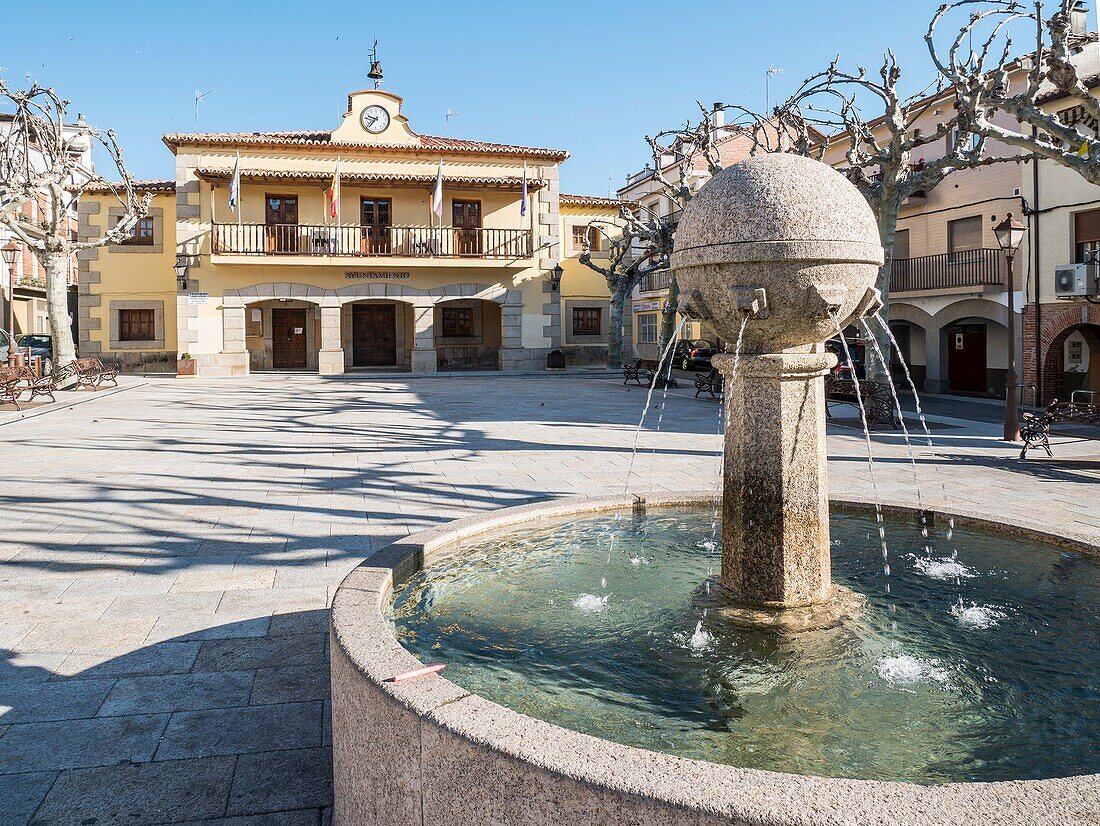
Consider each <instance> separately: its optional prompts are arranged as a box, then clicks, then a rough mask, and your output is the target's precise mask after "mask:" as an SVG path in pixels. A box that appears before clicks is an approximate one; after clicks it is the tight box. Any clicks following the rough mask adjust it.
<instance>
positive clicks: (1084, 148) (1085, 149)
mask: <svg viewBox="0 0 1100 826" xmlns="http://www.w3.org/2000/svg"><path fill="white" fill-rule="evenodd" d="M1088 156H1089V139H1088V138H1085V140H1084V143H1082V144H1081V148H1080V149H1078V150H1077V157H1078V158H1087V157H1088Z"/></svg>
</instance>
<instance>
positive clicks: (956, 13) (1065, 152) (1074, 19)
mask: <svg viewBox="0 0 1100 826" xmlns="http://www.w3.org/2000/svg"><path fill="white" fill-rule="evenodd" d="M1053 8H1054V11H1052V12H1050V13H1049V14H1048V13H1047V11H1046V10H1045V9H1044V6H1043V4H1042V3H1041V2H1035V3H1031V4H1022V3H1019V2H1016V0H959V2H954V3H950V4H945V5H943V6H941V7H940V8H939V10H938V11H937V12H936V14H935V16H934V17H933V18H932V22H931V23H930V24H929V26H928V32H927V33H926V34H925V41H926V43H927V44H928V50H929V52H930V53H931V55H932V60H933V62H934V63H935V64H936V68H937V69H939V71H940V73H941V74H942V75H943V76H944V78H945V79H946V80H947V82H948V83H950V84H951V86H952V87H953V88H954V92H955V94H956V96H957V97H958V101H959V104H958V105H959V109H960V110H961V111H962V112H964V113H965V117H966V118H967V120H968V122H969V125H970V128H971V129H973V131H974V132H976V133H977V134H980V135H984V136H986V137H989V138H994V139H996V140H998V141H1001V142H1002V143H1005V144H1008V145H1009V146H1013V147H1016V148H1017V149H1019V150H1021V151H1022V152H1026V153H1029V154H1031V155H1035V156H1037V157H1040V158H1047V159H1049V160H1052V161H1055V162H1057V163H1059V164H1061V165H1062V166H1065V167H1068V168H1070V169H1073V170H1075V171H1076V172H1077V173H1079V174H1080V175H1081V176H1082V177H1083V178H1084V179H1085V180H1087V181H1088V182H1089V183H1093V184H1100V146H1098V145H1097V137H1096V136H1097V124H1098V123H1100V101H1098V100H1097V99H1096V97H1095V96H1094V95H1093V93H1092V91H1091V88H1090V84H1094V83H1095V79H1096V78H1095V76H1094V75H1093V74H1090V75H1088V76H1083V74H1082V72H1081V64H1084V63H1085V62H1086V61H1085V60H1084V59H1083V58H1084V57H1085V56H1084V55H1083V54H1082V50H1083V49H1084V48H1085V47H1086V46H1088V45H1089V44H1094V43H1095V42H1096V38H1095V35H1089V34H1088V33H1087V31H1086V25H1085V20H1086V18H1085V14H1086V12H1085V8H1084V7H1083V5H1082V4H1081V3H1080V2H1078V0H1061V2H1060V3H1057V4H1055V5H1054V6H1053ZM955 17H958V18H960V19H963V18H965V19H964V22H961V24H960V25H958V27H957V28H956V27H955V26H954V25H950V26H947V27H946V28H947V29H948V30H949V31H951V35H949V36H944V35H943V33H942V31H941V29H943V28H945V25H944V24H948V23H950V22H951V21H952V20H953V19H954V18H955ZM1019 28H1025V29H1026V31H1027V40H1026V41H1025V42H1028V45H1029V47H1030V48H1031V51H1030V52H1029V53H1028V54H1025V55H1024V56H1022V57H1020V58H1016V59H1014V58H1013V56H1012V50H1013V37H1012V32H1013V30H1015V29H1019ZM975 38H977V42H978V44H979V45H978V46H977V47H976V48H975V46H974V45H973V44H974V41H975ZM1096 69H1097V66H1096V65H1095V59H1094V60H1093V65H1092V67H1091V70H1092V73H1095V72H1096ZM1065 98H1069V99H1070V100H1071V101H1072V102H1073V104H1074V106H1072V107H1066V106H1065V105H1062V110H1063V111H1065V110H1066V109H1067V108H1068V109H1069V110H1070V111H1071V112H1072V113H1073V117H1072V118H1066V117H1064V116H1060V114H1059V113H1058V112H1053V111H1048V109H1049V107H1048V106H1047V105H1045V104H1047V103H1048V102H1049V101H1053V100H1055V99H1065ZM998 113H1004V114H1005V115H1008V116H1009V117H1008V118H1003V117H1002V118H998V117H997V115H998Z"/></svg>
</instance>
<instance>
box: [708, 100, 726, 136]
mask: <svg viewBox="0 0 1100 826" xmlns="http://www.w3.org/2000/svg"><path fill="white" fill-rule="evenodd" d="M710 125H711V126H713V127H714V128H715V129H721V128H722V127H723V126H725V125H726V110H725V109H723V108H722V102H721V101H718V102H717V103H715V104H713V105H712V106H711V112H710Z"/></svg>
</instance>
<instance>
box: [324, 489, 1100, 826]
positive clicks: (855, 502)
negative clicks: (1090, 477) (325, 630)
mask: <svg viewBox="0 0 1100 826" xmlns="http://www.w3.org/2000/svg"><path fill="white" fill-rule="evenodd" d="M829 501H830V505H831V506H833V507H835V508H837V509H838V510H842V511H846V512H852V513H870V514H873V513H874V511H875V506H874V504H873V503H871V502H868V501H865V500H862V499H856V498H849V497H843V496H831V497H830V500H829ZM714 502H715V496H714V492H713V491H710V492H704V491H686V492H672V493H669V492H661V493H657V494H646V496H645V507H646V508H647V509H654V510H656V509H665V508H673V507H677V506H691V505H695V506H699V505H706V506H713V504H714ZM635 506H636V498H635V497H634V496H633V495H631V494H624V495H606V496H599V497H564V498H560V499H553V500H549V501H543V502H537V503H534V504H528V505H518V506H513V507H509V508H504V509H501V510H497V511H493V512H491V513H487V514H476V515H473V516H469V517H465V518H462V519H458V520H455V521H453V522H450V523H448V524H446V525H443V526H440V527H438V528H431V529H428V530H424V531H420V532H417V533H415V534H411V535H410V536H408V537H406V538H405V539H402V540H398V541H397V542H394V543H392V544H390V545H388V546H386V547H384V548H382V549H380V550H379V551H378V552H376V553H375V554H373V555H372V556H370V557H368V558H367V559H366V560H364V561H363V562H362V563H361V564H360V565H359V566H358V567H357V568H355V569H354V570H353V571H352V572H351V573H349V574H348V575H347V577H346V578H345V579H344V580H343V582H341V584H340V586H339V587H338V588H337V590H336V593H335V595H334V597H333V600H332V608H331V612H330V638H331V642H332V647H333V651H334V654H335V653H336V652H337V651H339V652H340V654H341V655H342V656H343V657H344V658H346V660H347V661H348V662H349V663H350V664H351V666H352V667H353V668H354V669H355V670H356V671H357V672H358V673H359V675H361V676H362V677H364V678H366V680H367V681H368V682H369V683H370V684H373V688H374V689H376V690H378V691H381V692H382V693H383V694H384V695H385V696H386V698H387V699H388V700H389V701H390V703H393V704H396V705H397V706H399V707H402V708H404V709H405V710H407V711H408V712H411V713H413V714H415V715H416V716H417V717H419V719H420V725H421V726H425V725H427V726H432V727H436V728H438V729H440V730H442V731H444V732H446V733H447V734H448V735H449V736H451V737H458V738H460V739H461V740H463V741H465V742H467V744H468V745H470V746H472V747H474V748H481V749H489V750H490V752H492V753H493V755H494V756H496V757H500V758H503V759H506V760H509V761H516V762H518V763H520V764H523V765H524V766H525V767H527V768H528V769H529V770H530V771H532V772H536V773H538V774H539V775H540V776H543V777H544V778H545V776H546V775H550V776H551V780H553V779H555V778H556V779H558V780H560V781H561V782H563V783H569V782H572V783H576V782H578V781H579V782H581V783H582V784H584V785H586V786H591V787H593V788H594V789H596V790H598V792H600V793H602V794H605V795H606V794H612V795H623V796H629V797H631V798H634V799H637V798H639V797H640V798H644V799H646V800H647V801H649V802H652V804H653V805H654V807H657V808H661V809H662V810H666V809H667V810H678V811H683V812H694V813H698V814H700V815H712V816H713V815H718V816H720V817H722V818H730V819H731V821H732V822H736V823H742V824H747V825H751V826H778V824H784V826H821V824H825V823H834V822H835V820H833V819H832V818H831V817H829V813H830V812H843V813H845V816H846V817H854V818H855V820H856V821H858V822H872V821H873V822H879V820H878V819H879V818H884V820H882V822H887V821H889V822H899V823H900V822H904V823H909V822H920V823H926V822H927V823H933V822H934V823H940V822H944V823H946V822H951V823H955V824H962V823H972V822H973V823H979V822H980V823H983V824H990V823H1002V822H1003V823H1017V822H1029V823H1035V824H1041V823H1052V824H1053V823H1067V822H1072V821H1070V820H1066V819H1065V818H1066V817H1071V818H1072V817H1073V814H1074V813H1075V811H1076V810H1077V808H1078V807H1080V805H1082V804H1081V801H1086V800H1089V799H1096V798H1095V796H1096V795H1098V794H1100V774H1086V775H1074V776H1069V777H1055V778H1045V779H1041V780H1005V781H996V782H954V783H943V784H934V785H920V784H916V783H907V782H901V781H882V780H858V779H851V778H842V777H819V776H815V775H798V774H789V773H783V772H775V771H769V770H764V769H750V768H741V767H738V766H732V765H725V764H718V763H710V762H707V761H702V760H694V759H690V758H685V757H678V756H676V755H671V754H665V753H662V752H654V751H649V750H646V749H640V748H635V747H632V746H626V745H622V744H619V743H615V742H613V741H610V740H603V739H601V738H598V737H595V736H592V735H588V734H582V733H580V732H577V731H573V730H571V729H567V728H564V727H562V726H558V725H555V724H553V723H548V722H545V721H543V720H538V719H535V718H533V717H529V716H527V715H525V714H522V713H520V712H517V711H514V710H512V709H510V708H508V707H506V706H503V705H500V704H498V703H494V702H492V701H490V700H487V699H485V698H484V697H481V696H480V695H477V694H474V693H472V692H470V691H468V690H466V689H464V688H462V687H461V686H459V685H457V684H456V683H453V682H451V681H450V680H447V679H446V678H445V677H443V676H440V675H434V676H431V677H428V678H425V679H422V680H413V681H411V682H408V683H401V684H397V683H393V682H392V681H391V680H390V678H392V676H393V675H394V674H399V673H402V672H405V671H410V670H412V669H415V668H420V667H422V666H423V665H424V663H423V662H422V661H421V660H419V659H417V658H416V657H415V656H414V655H413V654H412V653H410V652H409V651H408V650H407V649H405V648H404V647H403V646H402V645H401V644H400V642H399V641H398V640H397V637H396V636H395V635H394V631H393V628H392V626H391V624H390V622H389V621H388V620H387V618H386V613H387V609H388V607H389V605H390V604H391V602H392V591H393V584H394V582H395V581H396V582H398V583H400V582H403V581H405V580H406V579H407V578H408V577H410V576H412V575H413V574H414V573H416V572H417V571H419V570H420V569H422V568H423V567H425V566H426V565H429V564H432V563H433V562H435V561H437V560H439V559H442V558H444V557H446V556H448V555H449V554H451V553H454V552H461V550H462V546H463V545H465V544H468V543H469V542H470V540H474V539H477V538H480V537H483V536H485V535H487V534H492V533H496V532H498V531H500V530H503V529H508V528H517V527H522V526H523V525H525V524H533V523H538V522H540V521H543V520H547V519H554V518H567V517H570V516H577V517H583V516H591V515H595V514H599V513H607V512H613V511H631V510H633V509H634V507H635ZM882 509H883V512H884V513H887V514H895V515H909V516H916V515H917V514H918V513H919V512H920V511H919V509H918V508H916V507H914V506H913V505H912V504H910V503H907V502H903V501H900V500H891V501H884V502H883V503H882ZM925 510H926V511H929V512H934V513H935V515H936V516H937V517H943V518H947V517H954V519H955V527H956V528H976V529H978V530H982V531H986V532H990V533H997V534H1002V535H1005V536H1015V537H1021V536H1022V537H1026V538H1028V539H1034V540H1038V541H1042V542H1046V543H1050V544H1053V545H1056V546H1059V547H1062V548H1065V549H1067V550H1073V551H1077V552H1080V553H1084V554H1087V555H1092V556H1100V537H1094V536H1089V535H1087V534H1082V535H1080V536H1070V535H1067V534H1065V533H1055V532H1052V531H1051V530H1050V527H1049V525H1048V524H1044V523H1042V522H1040V521H1039V520H1034V519H1029V518H1026V517H1024V518H1021V517H1019V516H1013V517H1004V516H1001V515H997V514H990V513H980V512H977V511H969V510H966V509H952V510H951V511H946V510H936V509H932V508H926V509H925ZM339 688H340V687H339V686H338V685H337V678H336V675H335V671H334V674H333V698H334V703H337V702H339V701H338V700H337V697H339V696H340V691H339ZM338 740H339V736H338V735H336V733H335V732H334V745H335V744H336V741H338ZM338 750H339V748H338ZM337 765H338V768H339V761H338V764H337ZM424 782H425V785H426V780H425V781H424ZM1090 795H1091V796H1092V797H1091V798H1090ZM337 805H338V806H339V800H337ZM1082 811H1083V810H1082ZM979 815H980V818H979V817H978V816H979Z"/></svg>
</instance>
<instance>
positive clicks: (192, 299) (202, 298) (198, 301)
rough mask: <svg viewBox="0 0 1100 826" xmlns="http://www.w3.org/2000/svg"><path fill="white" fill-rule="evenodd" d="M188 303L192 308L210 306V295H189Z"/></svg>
mask: <svg viewBox="0 0 1100 826" xmlns="http://www.w3.org/2000/svg"><path fill="white" fill-rule="evenodd" d="M187 303H188V304H189V305H190V306H192V307H196V306H201V305H204V304H209V303H210V293H188V294H187Z"/></svg>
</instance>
